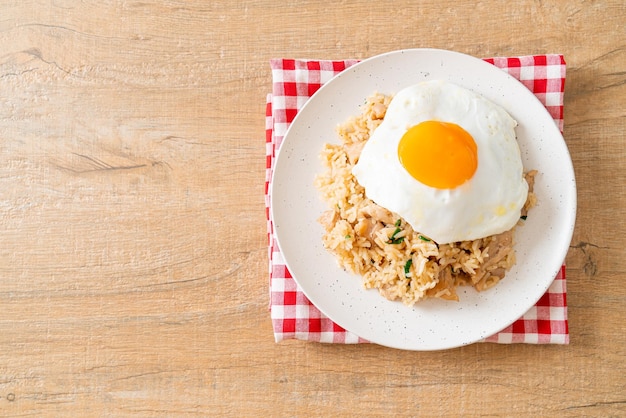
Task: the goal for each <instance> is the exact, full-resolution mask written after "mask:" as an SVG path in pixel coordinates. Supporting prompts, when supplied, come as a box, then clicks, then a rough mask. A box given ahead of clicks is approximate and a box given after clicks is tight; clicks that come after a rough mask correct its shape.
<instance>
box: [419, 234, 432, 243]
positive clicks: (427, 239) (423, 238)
mask: <svg viewBox="0 0 626 418" xmlns="http://www.w3.org/2000/svg"><path fill="white" fill-rule="evenodd" d="M419 237H420V239H421V240H422V241H426V242H430V241H431V240H430V238H426V237H425V236H423V235H419Z"/></svg>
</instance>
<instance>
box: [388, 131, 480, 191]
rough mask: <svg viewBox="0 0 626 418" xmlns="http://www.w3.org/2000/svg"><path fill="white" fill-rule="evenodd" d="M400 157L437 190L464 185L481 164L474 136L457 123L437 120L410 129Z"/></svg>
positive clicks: (399, 145)
mask: <svg viewBox="0 0 626 418" xmlns="http://www.w3.org/2000/svg"><path fill="white" fill-rule="evenodd" d="M398 158H399V159H400V163H401V164H402V165H403V166H404V168H405V169H406V170H407V171H408V172H409V174H411V176H413V177H414V178H415V179H416V180H417V181H419V182H421V183H423V184H425V185H427V186H430V187H434V188H437V189H453V188H455V187H457V186H460V185H461V184H463V183H465V182H466V181H467V180H469V179H470V178H472V176H473V175H474V172H475V171H476V167H477V166H478V154H477V152H476V142H474V138H472V136H471V135H470V134H469V133H468V132H467V131H466V130H465V129H463V128H461V127H460V126H459V125H457V124H454V123H449V122H440V121H435V120H429V121H425V122H422V123H419V124H417V125H415V126H412V127H411V128H409V130H407V131H406V133H405V134H404V135H403V136H402V139H400V143H399V144H398Z"/></svg>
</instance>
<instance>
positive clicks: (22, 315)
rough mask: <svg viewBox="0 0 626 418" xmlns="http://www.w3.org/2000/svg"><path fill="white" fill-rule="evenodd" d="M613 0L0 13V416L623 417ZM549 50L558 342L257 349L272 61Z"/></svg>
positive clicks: (621, 161)
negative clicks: (561, 280) (559, 101)
mask: <svg viewBox="0 0 626 418" xmlns="http://www.w3.org/2000/svg"><path fill="white" fill-rule="evenodd" d="M625 28H626V8H624V4H623V2H622V1H619V0H611V1H609V0H606V1H600V0H598V1H584V0H576V1H557V0H552V1H549V0H539V1H532V0H523V1H520V2H517V3H515V4H513V3H511V2H497V1H479V2H475V1H468V0H461V1H434V0H425V1H421V2H408V1H399V2H376V3H372V2H367V1H364V0H356V1H349V2H345V1H344V2H331V3H328V2H321V1H319V2H318V1H296V2H277V1H267V0H258V1H238V2H230V1H224V0H222V1H212V2H204V1H173V0H164V1H141V2H140V1H121V0H120V1H107V2H97V1H90V0H85V1H81V2H77V1H73V0H55V1H48V2H46V1H33V0H27V1H5V2H2V4H0V415H2V416H30V415H32V416H106V415H111V416H331V415H332V416H382V415H392V416H478V415H480V416H499V415H507V416H512V415H515V416H517V415H521V416H622V415H626V378H625V377H624V376H625V375H626V326H625V325H624V324H625V322H624V318H625V316H626V290H625V289H626V287H624V286H623V281H624V280H625V279H626V261H625V257H624V248H625V247H626V238H624V237H625V235H626V221H624V216H623V214H624V208H625V207H626V192H625V188H624V184H626V175H625V171H624V166H625V165H626V144H625V142H624V139H623V136H624V134H623V133H624V132H626V108H625V106H624V103H625V102H626V41H625V40H626V36H625V35H626V31H625ZM410 47H435V48H446V49H453V50H457V51H460V52H465V53H469V54H472V55H475V56H481V57H486V56H502V55H522V54H533V53H552V52H554V53H562V54H564V55H565V59H566V61H567V64H568V70H567V82H566V95H565V135H564V136H565V139H566V142H567V144H568V147H569V150H570V153H571V156H572V160H573V163H574V168H575V172H576V177H577V185H578V199H579V207H578V216H577V225H576V230H575V233H574V238H573V240H572V245H571V248H570V251H569V254H568V256H567V263H568V304H569V318H570V332H571V344H570V345H568V346H528V345H494V344H476V345H472V346H469V347H464V348H459V349H455V350H449V351H444V352H424V353H420V352H417V353H415V352H403V351H398V350H392V349H387V348H384V347H379V346H375V345H358V346H336V345H323V344H313V343H304V342H298V341H289V342H283V343H280V344H276V343H274V341H273V337H272V330H271V323H270V319H269V312H268V289H267V284H268V276H267V247H266V241H267V235H266V230H265V228H266V224H265V212H264V202H263V187H264V175H265V173H264V170H265V165H264V161H265V159H264V152H265V150H264V144H263V140H264V131H263V124H264V118H263V111H264V99H265V94H266V93H267V92H269V90H270V87H271V86H270V83H271V74H270V70H269V66H268V60H269V59H270V58H273V57H299V58H365V57H369V56H372V55H375V54H378V53H382V52H386V51H390V50H395V49H401V48H410Z"/></svg>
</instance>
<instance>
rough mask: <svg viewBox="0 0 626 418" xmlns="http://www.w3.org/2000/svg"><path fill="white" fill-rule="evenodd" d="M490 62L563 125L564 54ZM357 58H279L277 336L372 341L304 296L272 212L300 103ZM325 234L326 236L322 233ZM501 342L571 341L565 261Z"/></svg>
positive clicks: (272, 149)
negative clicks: (281, 158) (281, 157)
mask: <svg viewBox="0 0 626 418" xmlns="http://www.w3.org/2000/svg"><path fill="white" fill-rule="evenodd" d="M485 61H487V62H488V63H491V64H493V65H495V66H496V67H498V68H500V69H502V70H503V71H506V72H508V73H509V74H511V75H512V76H514V77H515V78H517V79H518V80H520V81H521V82H522V83H523V84H524V85H525V86H526V87H528V88H529V89H530V90H531V91H532V92H533V93H534V94H535V95H536V96H537V98H538V99H539V100H540V101H541V102H542V103H543V104H544V105H545V106H546V108H547V109H548V111H549V112H550V114H551V115H552V117H553V118H554V120H555V122H556V124H557V126H558V127H559V129H560V130H561V132H562V131H563V93H564V87H565V61H564V59H563V56H561V55H556V54H551V55H534V56H521V57H510V58H488V59H485ZM357 62H358V61H357V60H345V61H328V60H294V59H273V60H271V62H270V64H271V68H272V78H273V84H272V93H271V94H268V95H267V107H266V119H265V123H266V156H267V159H266V178H265V206H266V216H267V228H268V241H269V260H270V298H271V302H270V310H271V318H272V324H273V327H274V337H275V339H276V341H277V342H278V341H282V340H285V339H291V338H296V339H300V340H308V341H319V342H329V343H346V344H347V343H359V342H367V341H365V340H364V339H362V338H360V337H359V336H357V335H355V334H354V333H351V332H350V331H347V330H344V329H343V328H341V327H340V326H338V325H337V324H335V323H334V322H332V321H331V320H330V319H329V318H327V317H326V316H324V315H323V314H322V313H321V312H320V311H319V310H318V309H317V308H316V307H315V306H314V305H313V304H312V303H311V302H310V301H309V300H308V299H307V298H306V296H304V294H303V293H302V291H301V290H300V288H299V287H298V285H297V284H296V282H295V281H294V280H293V278H292V276H291V274H290V272H289V271H288V269H287V267H286V266H285V263H284V260H283V257H282V253H281V252H280V249H279V248H278V244H277V243H276V240H275V237H274V230H273V224H272V219H271V216H270V198H269V191H270V184H271V181H272V172H273V171H272V170H273V167H274V158H275V157H276V151H277V150H278V148H279V147H280V144H281V142H282V140H283V137H284V135H285V132H286V131H287V128H288V127H289V124H290V123H291V121H292V120H293V118H294V117H295V115H296V113H297V112H298V110H299V109H301V108H302V106H303V105H304V103H305V102H306V101H307V100H308V99H309V97H311V95H312V94H313V93H315V91H316V90H317V89H319V88H320V86H321V85H322V84H324V83H325V82H327V81H329V80H330V79H331V78H333V77H334V76H335V75H336V74H338V73H339V72H341V71H343V70H345V69H346V68H348V67H350V66H351V65H354V64H356V63H357ZM320 239H321V238H320ZM483 341H486V342H495V343H534V344H548V343H551V344H567V343H569V332H568V324H567V303H566V289H565V265H563V267H562V268H561V270H560V272H559V273H558V274H557V276H556V278H555V280H554V282H553V283H552V285H551V286H550V288H549V289H548V291H547V292H546V293H545V294H544V296H543V297H542V298H541V299H540V300H539V301H538V302H537V304H536V305H535V306H533V307H532V308H531V309H530V310H529V311H528V312H526V314H524V315H523V316H522V317H521V318H519V319H518V320H517V321H516V322H514V323H513V324H512V325H511V326H509V327H507V328H505V329H504V330H502V331H500V332H499V333H497V334H495V335H493V336H491V337H488V338H486V339H485V340H483Z"/></svg>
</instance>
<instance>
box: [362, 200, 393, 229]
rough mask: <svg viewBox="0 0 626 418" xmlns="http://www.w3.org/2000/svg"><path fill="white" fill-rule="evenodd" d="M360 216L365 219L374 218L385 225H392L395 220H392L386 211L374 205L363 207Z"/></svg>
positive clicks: (391, 215)
mask: <svg viewBox="0 0 626 418" xmlns="http://www.w3.org/2000/svg"><path fill="white" fill-rule="evenodd" d="M360 214H361V215H363V216H365V217H366V218H374V219H376V220H377V221H381V222H383V223H384V224H386V225H390V224H392V225H393V224H394V223H395V222H396V220H397V219H394V216H393V214H392V213H391V212H389V211H388V210H387V209H385V208H383V207H381V206H378V205H375V204H371V205H368V206H365V207H364V208H362V209H361V210H360Z"/></svg>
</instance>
